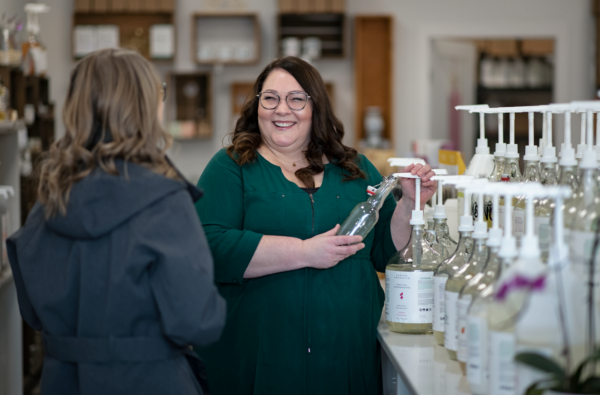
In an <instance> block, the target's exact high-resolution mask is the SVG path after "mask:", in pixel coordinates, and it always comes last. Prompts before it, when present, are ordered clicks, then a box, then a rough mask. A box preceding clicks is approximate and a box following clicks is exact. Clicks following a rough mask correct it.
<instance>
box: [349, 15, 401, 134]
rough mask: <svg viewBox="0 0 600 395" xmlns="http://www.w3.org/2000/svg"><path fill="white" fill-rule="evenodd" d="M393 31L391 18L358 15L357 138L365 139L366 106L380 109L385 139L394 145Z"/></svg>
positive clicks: (356, 35)
mask: <svg viewBox="0 0 600 395" xmlns="http://www.w3.org/2000/svg"><path fill="white" fill-rule="evenodd" d="M392 28H393V19H392V17H391V16H357V17H356V19H355V44H354V46H355V50H354V64H355V78H356V82H355V91H356V94H355V96H356V107H355V117H356V119H355V122H354V125H355V129H356V134H355V139H356V143H357V145H358V141H359V140H361V139H363V138H365V130H364V115H365V110H366V108H367V107H371V106H377V107H380V108H381V113H382V116H383V120H384V124H385V126H384V129H383V135H382V137H383V138H384V139H388V140H390V141H391V142H392V145H393V136H392V130H393V118H392V73H393V71H392V70H393V69H392V58H393V53H392V52H393V51H392V34H393V33H392Z"/></svg>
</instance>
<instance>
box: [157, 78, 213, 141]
mask: <svg viewBox="0 0 600 395" xmlns="http://www.w3.org/2000/svg"><path fill="white" fill-rule="evenodd" d="M169 81H170V84H169V85H170V86H171V87H173V89H171V91H172V92H174V94H173V95H170V97H168V98H167V100H168V103H167V106H168V108H169V109H171V111H169V112H168V113H169V116H168V117H167V119H168V120H169V122H168V128H167V129H168V131H169V132H170V133H171V135H172V136H173V138H174V139H176V140H203V139H208V138H210V137H212V134H213V130H212V90H211V77H210V74H208V73H175V74H171V75H170V77H169Z"/></svg>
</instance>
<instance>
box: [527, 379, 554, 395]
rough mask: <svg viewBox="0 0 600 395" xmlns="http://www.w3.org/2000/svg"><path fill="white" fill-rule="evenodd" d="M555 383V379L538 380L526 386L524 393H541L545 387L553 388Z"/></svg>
mask: <svg viewBox="0 0 600 395" xmlns="http://www.w3.org/2000/svg"><path fill="white" fill-rule="evenodd" d="M557 384H558V383H557V382H556V380H540V381H538V382H536V383H533V384H531V385H530V386H529V387H527V390H525V394H524V395H543V394H544V392H545V391H546V390H547V389H551V388H554V387H555V386H556V385H557Z"/></svg>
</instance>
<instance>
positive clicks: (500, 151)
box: [494, 143, 506, 157]
mask: <svg viewBox="0 0 600 395" xmlns="http://www.w3.org/2000/svg"><path fill="white" fill-rule="evenodd" d="M504 155H506V143H496V151H495V152H494V156H502V157H504Z"/></svg>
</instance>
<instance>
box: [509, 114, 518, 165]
mask: <svg viewBox="0 0 600 395" xmlns="http://www.w3.org/2000/svg"><path fill="white" fill-rule="evenodd" d="M506 157H507V158H517V159H518V158H519V146H518V145H517V144H515V113H514V112H511V113H510V140H509V143H508V144H507V145H506Z"/></svg>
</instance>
